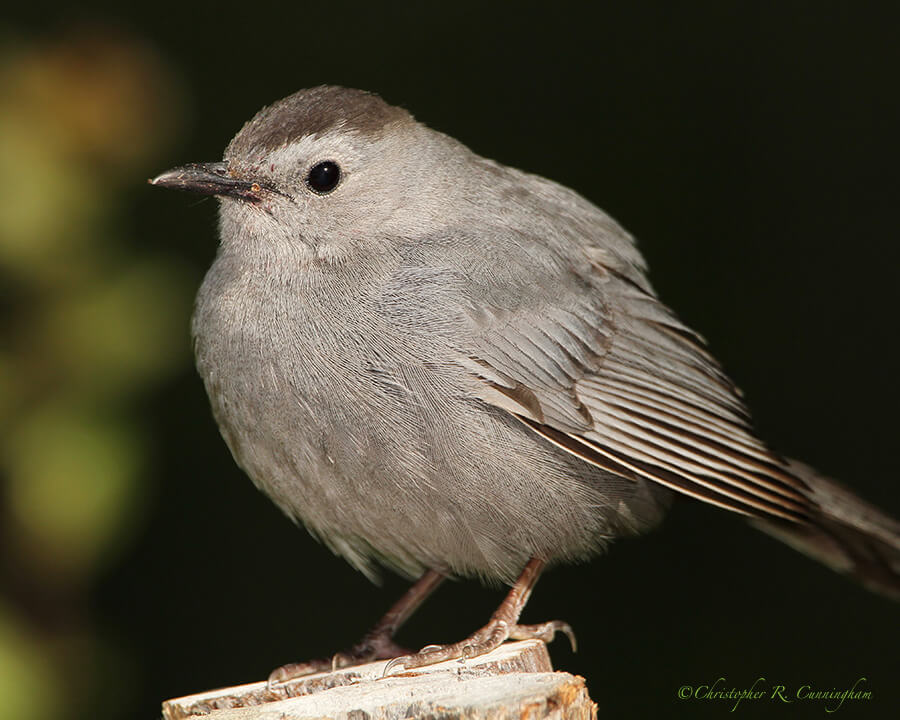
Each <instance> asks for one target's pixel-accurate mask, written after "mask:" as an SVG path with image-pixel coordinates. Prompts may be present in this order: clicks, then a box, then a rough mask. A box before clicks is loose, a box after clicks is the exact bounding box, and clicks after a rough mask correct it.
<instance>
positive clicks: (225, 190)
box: [148, 162, 262, 202]
mask: <svg viewBox="0 0 900 720" xmlns="http://www.w3.org/2000/svg"><path fill="white" fill-rule="evenodd" d="M148 182H149V183H150V184H151V185H157V186H159V187H164V188H172V189H173V190H185V191H187V192H193V193H198V194H200V195H223V196H228V197H235V198H241V199H243V200H249V201H251V202H258V201H259V199H260V197H259V193H260V190H262V187H261V186H260V185H259V184H258V183H255V182H248V181H247V180H240V179H238V178H234V177H232V176H231V175H229V174H228V168H227V166H226V165H225V163H223V162H217V163H191V164H190V165H182V166H181V167H177V168H175V169H174V170H167V171H166V172H164V173H162V174H161V175H157V176H156V177H155V178H153V179H152V180H148Z"/></svg>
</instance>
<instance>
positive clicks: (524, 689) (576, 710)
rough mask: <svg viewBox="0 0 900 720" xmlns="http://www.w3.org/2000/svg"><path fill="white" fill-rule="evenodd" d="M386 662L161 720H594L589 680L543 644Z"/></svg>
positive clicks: (198, 699)
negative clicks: (558, 666) (430, 660)
mask: <svg viewBox="0 0 900 720" xmlns="http://www.w3.org/2000/svg"><path fill="white" fill-rule="evenodd" d="M385 664H386V662H385V661H382V662H376V663H369V664H367V665H359V666H356V667H349V668H344V669H342V670H336V671H335V672H330V673H318V674H315V675H308V676H306V677H303V678H298V679H296V680H292V681H290V682H288V683H285V684H283V685H278V686H276V687H274V688H272V689H269V688H267V686H266V683H264V682H259V683H252V684H250V685H239V686H236V687H230V688H222V689H220V690H212V691H209V692H205V693H199V694H197V695H188V696H186V697H182V698H175V699H172V700H167V701H166V702H164V703H163V718H164V720H188V719H189V718H197V717H201V716H203V717H205V718H208V720H301V719H303V720H306V719H312V718H317V719H318V718H336V719H338V720H401V719H405V718H429V719H430V720H434V719H437V718H441V719H444V718H448V719H449V718H464V719H465V720H482V719H483V720H507V719H508V720H538V719H539V718H551V719H553V720H557V719H559V720H596V717H597V706H596V705H595V704H594V703H593V701H591V698H590V697H589V696H588V692H587V688H586V687H585V684H584V679H583V678H581V677H577V676H574V675H569V674H568V673H561V672H553V668H552V666H551V665H550V656H549V655H548V654H547V648H546V646H545V645H544V643H542V642H540V641H538V640H526V641H523V642H516V643H506V644H504V645H501V646H500V647H499V648H497V649H496V650H494V651H493V652H491V653H488V654H487V655H483V656H482V657H478V658H472V659H470V660H467V661H465V662H459V661H456V660H450V661H447V662H443V663H439V664H437V665H432V666H430V667H425V668H417V669H415V670H408V671H397V672H393V673H391V674H390V675H389V676H387V677H382V672H383V671H384V666H385Z"/></svg>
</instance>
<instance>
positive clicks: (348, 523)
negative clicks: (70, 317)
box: [155, 87, 900, 592]
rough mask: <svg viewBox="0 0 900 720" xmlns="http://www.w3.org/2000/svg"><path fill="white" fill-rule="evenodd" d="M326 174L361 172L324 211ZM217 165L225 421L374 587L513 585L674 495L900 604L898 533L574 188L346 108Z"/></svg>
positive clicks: (210, 343) (294, 512)
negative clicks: (380, 568) (737, 516)
mask: <svg viewBox="0 0 900 720" xmlns="http://www.w3.org/2000/svg"><path fill="white" fill-rule="evenodd" d="M323 161H332V162H334V163H336V164H337V165H338V166H339V167H340V172H341V176H340V182H339V183H338V184H337V186H336V187H335V188H334V190H332V191H330V192H327V193H325V194H319V193H317V192H315V191H314V190H313V189H311V188H310V186H309V184H308V175H309V172H310V169H311V168H313V167H315V166H316V165H317V164H319V163H321V162H323ZM196 167H200V166H196ZM202 167H203V168H204V170H203V172H204V173H206V174H205V175H204V178H205V179H204V180H203V182H204V183H212V184H213V185H216V184H217V183H219V184H221V186H222V187H221V188H220V190H219V191H217V192H215V194H218V195H220V196H221V197H222V202H221V208H220V235H221V246H220V249H219V252H218V255H217V257H216V260H215V262H214V263H213V265H212V267H211V268H210V270H209V273H208V274H207V276H206V279H205V280H204V283H203V286H202V288H201V290H200V293H199V295H198V298H197V305H196V311H195V315H194V320H193V334H194V339H195V350H196V357H197V366H198V369H199V371H200V374H201V376H202V377H203V380H204V382H205V384H206V388H207V391H208V393H209V397H210V400H211V403H212V407H213V412H214V414H215V417H216V420H217V422H218V424H219V427H220V428H221V430H222V434H223V436H224V438H225V440H226V442H227V443H228V446H229V447H230V449H231V451H232V454H233V455H234V457H235V459H236V460H237V462H238V463H239V464H240V465H241V467H242V468H244V470H245V471H246V472H247V474H248V475H249V476H250V477H251V478H252V479H253V481H254V482H255V483H256V485H257V486H258V487H259V488H260V489H262V490H263V491H264V492H265V493H267V494H268V495H269V496H270V497H271V498H272V499H273V500H274V501H275V502H276V503H277V504H278V506H279V507H280V508H282V509H283V510H284V511H285V512H286V513H287V514H288V515H290V516H291V517H293V518H295V519H296V520H298V521H300V522H302V523H303V524H304V525H306V527H307V528H309V530H310V531H311V532H312V533H313V534H314V535H316V536H317V537H319V538H320V539H321V540H322V541H323V542H325V543H326V544H327V545H328V546H329V547H331V548H332V549H333V550H334V551H335V552H337V553H339V554H341V555H343V556H344V557H345V558H346V559H347V560H349V561H350V562H351V563H352V564H353V565H355V566H356V567H358V568H360V569H361V570H363V571H365V572H368V573H372V572H373V571H374V568H375V564H376V563H377V564H383V565H386V566H388V567H390V568H393V569H395V570H397V571H399V572H402V573H404V574H407V575H410V576H413V575H416V574H418V573H421V572H422V571H423V570H424V569H427V568H432V569H436V570H439V571H441V572H443V573H446V574H451V575H461V576H480V577H482V578H484V579H488V580H501V581H506V582H510V581H512V580H513V579H514V578H515V577H516V575H517V574H518V573H519V571H520V570H521V569H522V567H523V566H524V565H525V563H526V562H527V561H528V560H529V558H532V557H540V558H543V559H545V560H547V561H548V562H551V563H552V562H569V561H575V560H580V559H583V558H586V557H588V556H590V555H591V554H594V553H596V552H598V551H600V550H602V549H603V548H604V547H605V545H606V544H607V543H608V542H609V541H610V540H612V539H613V538H615V537H618V536H621V535H629V534H635V533H640V532H642V531H645V530H647V529H648V528H650V527H652V526H653V525H655V524H656V523H658V522H659V520H660V519H661V517H662V516H663V514H664V512H665V510H666V508H667V506H668V505H669V502H670V500H671V497H672V491H673V490H675V491H678V492H681V493H683V494H686V495H689V496H692V497H695V498H698V499H700V500H703V501H705V502H709V503H711V504H714V505H717V506H719V507H723V508H726V509H729V510H733V511H735V512H738V513H742V514H744V515H748V516H751V517H753V518H756V519H757V520H758V522H759V523H761V524H762V525H763V526H765V528H766V529H768V530H770V531H771V532H773V533H777V534H779V535H780V536H782V537H785V539H787V540H788V541H791V542H793V544H795V545H798V546H803V549H804V550H806V551H807V552H810V553H811V554H815V555H817V556H819V557H820V559H824V560H826V561H827V562H829V564H831V565H832V566H834V567H836V568H838V569H841V570H844V571H847V572H851V573H854V574H856V575H857V576H859V577H860V579H861V580H863V581H864V582H866V583H867V584H869V585H870V586H872V587H874V588H876V589H880V590H884V591H887V592H896V590H897V575H896V573H897V569H898V567H900V563H898V557H900V554H898V551H897V548H898V546H900V529H898V525H897V523H895V522H894V521H893V520H891V519H889V518H887V517H885V516H883V515H881V514H880V513H878V512H877V511H875V510H873V509H871V508H868V507H867V506H864V505H863V504H862V503H861V502H860V501H858V500H856V498H854V497H853V496H852V495H850V494H849V493H845V492H843V491H841V490H839V489H836V488H837V486H836V485H835V484H833V483H832V481H828V480H825V479H824V478H821V477H820V476H818V475H816V474H815V473H814V472H813V471H810V470H808V469H805V468H803V467H801V466H799V465H798V464H795V463H791V462H789V461H786V460H785V459H783V458H781V457H780V456H778V455H776V454H775V453H773V452H771V451H770V450H769V449H768V448H767V447H766V445H765V444H764V443H763V442H762V441H760V440H759V439H758V438H757V437H756V436H755V435H754V433H753V430H752V428H751V425H750V421H749V414H748V412H747V410H746V408H745V407H744V404H743V402H742V400H741V398H740V394H739V392H738V391H737V389H736V388H735V387H734V385H733V384H732V383H731V382H730V381H729V379H728V378H727V377H726V376H725V375H724V374H723V372H722V370H721V368H720V367H719V365H718V364H717V363H716V361H715V360H714V359H713V358H712V357H711V355H710V354H709V353H708V351H707V350H706V348H705V344H704V342H703V340H702V339H701V338H700V337H699V336H698V335H696V334H695V333H694V332H692V331H691V330H690V329H688V328H687V327H685V326H684V325H683V324H682V323H681V322H680V321H679V320H678V319H677V318H676V317H675V316H674V315H673V314H672V312H671V311H669V310H668V309H667V308H666V307H665V306H664V305H663V304H662V303H660V301H659V300H658V299H657V298H656V296H655V294H654V292H653V289H652V288H651V287H650V285H649V283H648V281H647V278H646V275H645V266H644V261H643V259H642V258H641V256H640V254H639V253H638V251H637V249H636V247H635V244H634V242H633V240H632V238H631V237H630V236H629V235H628V233H626V232H625V231H624V230H623V229H622V228H621V227H620V226H619V225H618V224H617V223H616V222H615V221H614V220H612V219H611V218H610V217H609V216H607V215H606V214H605V213H603V212H602V211H601V210H599V209H598V208H597V207H595V206H594V205H592V204H591V203H590V202H588V201H587V200H585V199H584V198H582V197H580V196H579V195H578V194H576V193H575V192H573V191H571V190H569V189H567V188H564V187H562V186H560V185H558V184H556V183H553V182H551V181H549V180H546V179H543V178H540V177H537V176H535V175H530V174H527V173H524V172H521V171H519V170H515V169H513V168H508V167H504V166H502V165H500V164H498V163H495V162H493V161H490V160H486V159H484V158H482V157H479V156H477V155H475V154H474V153H472V152H471V151H470V150H468V149H467V148H466V147H464V146H463V145H461V144H460V143H458V142H457V141H455V140H453V139H452V138H449V137H447V136H446V135H443V134H441V133H438V132H435V131H433V130H430V129H429V128H427V127H425V126H424V125H422V124H420V123H417V122H416V121H415V120H414V119H413V118H412V116H411V115H409V114H408V113H407V112H405V111H403V110H400V109H398V108H394V107H391V106H389V105H387V104H386V103H384V102H383V101H382V100H380V99H379V98H378V97H377V96H375V95H371V94H368V93H363V92H361V91H356V90H347V89H343V88H336V87H320V88H314V89H312V90H306V91H302V92H300V93H297V94H295V95H292V96H291V97H289V98H286V99H285V100H282V101H280V102H279V103H276V104H275V105H273V106H271V107H270V108H266V109H264V110H263V111H261V112H260V113H259V114H258V115H257V116H256V117H255V118H254V119H253V120H251V121H250V122H249V123H247V124H246V125H245V126H244V128H243V129H242V130H241V131H240V133H238V135H237V136H236V137H235V138H234V140H233V141H232V142H231V144H230V145H229V147H228V149H227V150H226V152H225V157H224V163H223V164H221V165H216V166H212V165H210V166H202ZM185 173H186V174H185ZM155 182H158V184H163V185H169V186H176V187H181V186H183V187H187V188H188V189H197V187H198V183H200V180H198V179H197V177H195V175H193V174H192V171H187V170H185V169H182V175H178V176H177V177H176V176H175V175H173V174H169V175H166V176H160V178H157V180H156V181H155ZM191 185H192V187H189V186H191ZM204 191H206V192H210V193H212V192H213V191H212V190H204ZM820 541H822V542H824V543H825V544H826V545H828V550H827V551H826V550H822V542H820ZM816 548H818V551H817V549H816Z"/></svg>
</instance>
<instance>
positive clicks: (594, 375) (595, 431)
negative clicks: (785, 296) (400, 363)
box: [464, 233, 814, 520]
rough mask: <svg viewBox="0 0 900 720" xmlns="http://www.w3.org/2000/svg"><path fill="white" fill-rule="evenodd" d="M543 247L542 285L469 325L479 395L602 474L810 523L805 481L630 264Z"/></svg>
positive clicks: (524, 289) (604, 252)
mask: <svg viewBox="0 0 900 720" xmlns="http://www.w3.org/2000/svg"><path fill="white" fill-rule="evenodd" d="M623 235H624V233H623ZM624 237H625V238H626V239H628V236H627V235H625V236H624ZM619 242H620V243H621V239H620V240H619ZM541 252H542V253H544V254H549V255H552V256H553V259H552V260H551V261H547V262H544V263H543V265H542V266H541V267H540V271H539V272H538V273H536V274H535V275H533V278H532V282H533V283H534V282H536V281H535V280H534V277H539V278H541V280H542V282H539V285H540V286H539V287H536V286H532V287H528V286H525V285H522V286H520V287H519V288H518V290H519V298H520V304H519V305H518V306H515V307H513V306H511V305H510V303H508V302H507V303H505V304H503V303H498V304H496V305H493V306H490V307H488V308H486V309H485V308H480V309H479V311H478V313H477V317H475V318H474V319H473V322H472V325H471V336H470V337H471V338H472V339H473V341H472V343H471V346H470V347H467V348H466V360H465V361H464V363H465V366H466V368H467V370H468V371H469V372H470V373H471V374H472V375H473V376H474V377H476V378H477V379H478V381H479V385H478V387H479V390H478V395H479V397H480V398H481V399H482V400H484V401H485V402H488V403H491V404H493V405H495V406H497V407H500V408H502V409H503V410H505V411H507V412H509V413H512V414H513V415H514V416H515V417H516V418H518V419H519V420H521V421H522V422H523V423H524V424H525V425H526V426H527V427H529V428H530V429H531V430H533V431H534V432H536V433H538V434H539V435H541V436H543V437H544V438H546V439H547V440H548V441H550V442H552V443H554V444H555V445H557V446H559V447H560V448H562V449H564V450H565V451H567V452H570V453H573V454H575V455H577V456H579V457H580V458H582V459H584V460H585V461H586V462H589V463H592V464H594V465H597V466H599V467H602V468H603V469H605V470H607V471H610V472H613V473H617V474H619V475H622V476H625V477H629V478H644V479H647V480H651V481H654V482H657V483H660V484H661V485H665V486H666V487H669V488H671V489H673V490H676V491H678V492H680V493H683V494H685V495H689V496H691V497H694V498H696V499H698V500H702V501H704V502H707V503H710V504H713V505H717V506H719V507H722V508H725V509H728V510H732V511H735V512H739V513H743V514H746V515H751V516H755V517H763V518H782V519H788V520H802V519H804V518H806V517H808V516H809V515H810V512H811V511H812V509H813V507H814V505H813V503H812V501H811V500H810V499H809V496H808V494H807V492H808V489H807V487H806V485H805V484H804V482H803V481H802V480H800V479H799V478H798V477H797V476H796V475H795V474H794V473H792V472H791V470H790V469H789V467H788V465H787V464H786V462H785V461H784V460H783V459H782V458H780V457H778V456H777V455H775V454H774V453H772V452H771V451H770V450H769V449H768V448H767V447H766V446H765V445H764V444H763V443H762V442H761V441H760V440H759V439H757V437H756V436H755V435H754V433H753V430H752V427H751V424H750V417H749V414H748V412H747V410H746V408H745V406H744V404H743V402H742V401H741V399H740V393H739V391H738V390H737V388H736V387H735V386H734V384H733V383H732V382H731V381H730V380H729V379H728V378H727V377H726V376H725V374H724V373H723V372H722V370H721V368H720V366H719V365H718V363H717V362H716V361H715V359H714V358H713V357H712V356H711V355H710V354H709V352H708V351H707V349H706V347H705V343H704V341H703V340H702V338H701V337H699V336H698V335H697V334H696V333H694V332H692V331H691V330H689V329H688V328H687V327H685V326H684V325H683V324H682V323H681V322H680V321H679V320H678V319H677V318H676V317H675V316H674V314H673V313H672V312H671V311H670V310H668V309H667V308H666V307H665V306H664V305H663V304H662V303H661V302H660V301H659V300H658V299H657V298H656V297H655V295H654V294H653V291H652V289H651V288H650V287H649V285H648V284H647V282H646V280H645V279H644V276H643V272H642V268H641V267H640V266H639V264H638V263H639V262H640V261H639V260H638V263H636V262H635V261H634V260H633V259H631V260H629V259H627V258H625V259H623V258H622V257H621V256H620V255H615V254H610V253H609V252H608V247H606V246H604V247H603V248H600V247H594V248H592V247H591V246H587V247H576V248H575V253H574V255H576V256H577V257H572V252H571V250H569V251H567V252H566V253H565V255H563V253H561V252H560V251H559V249H558V248H557V249H554V248H552V247H547V246H546V245H545V246H543V249H542V251H541ZM633 257H639V256H636V254H635V255H633V256H632V258H633ZM531 260H532V259H531V258H529V259H528V262H530V261H531ZM523 264H525V265H527V262H524V261H523ZM548 268H553V270H552V273H551V272H549V271H548ZM481 296H482V297H484V296H485V293H482V294H481ZM487 296H488V297H490V294H489V293H487Z"/></svg>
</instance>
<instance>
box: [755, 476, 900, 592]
mask: <svg viewBox="0 0 900 720" xmlns="http://www.w3.org/2000/svg"><path fill="white" fill-rule="evenodd" d="M788 462H789V463H790V468H791V470H792V471H793V473H794V474H795V475H797V476H798V477H799V478H801V479H802V480H803V481H804V482H805V483H806V484H807V485H808V486H809V489H810V493H809V495H810V499H811V500H812V502H813V503H814V504H815V505H817V506H818V507H817V510H816V512H815V513H814V514H813V516H812V518H811V520H810V522H809V523H808V524H802V525H801V524H792V523H789V522H785V521H779V520H762V519H757V520H752V521H751V522H752V523H753V524H754V525H755V526H756V527H757V528H759V529H760V530H762V531H763V532H765V533H767V534H769V535H772V536H773V537H776V538H778V539H779V540H781V541H783V542H785V543H787V544H788V545H790V546H791V547H793V548H794V549H795V550H799V551H800V552H802V553H804V554H806V555H809V556H810V557H813V558H815V559H816V560H818V561H820V562H822V563H824V564H825V565H827V566H828V567H830V568H831V569H833V570H836V571H837V572H839V573H844V574H846V575H849V576H850V577H852V578H854V579H856V580H857V581H858V582H860V583H861V584H862V585H864V586H865V587H866V588H868V589H869V590H871V591H873V592H876V593H879V594H881V595H886V596H888V597H890V598H893V599H895V600H900V523H898V522H897V521H896V520H894V519H893V518H890V517H888V516H887V515H885V514H884V513H882V512H881V511H880V510H878V509H877V508H875V507H873V506H872V505H869V504H868V503H867V502H865V501H864V500H861V499H860V498H858V497H857V496H856V495H854V494H853V493H852V492H850V491H849V490H847V489H846V488H844V487H843V486H841V485H840V484H839V483H837V482H835V481H834V480H831V479H830V478H827V477H824V476H823V475H820V474H819V473H818V472H817V471H816V470H814V469H812V468H811V467H809V466H807V465H804V464H803V463H800V462H797V461H796V460H789V461H788Z"/></svg>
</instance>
